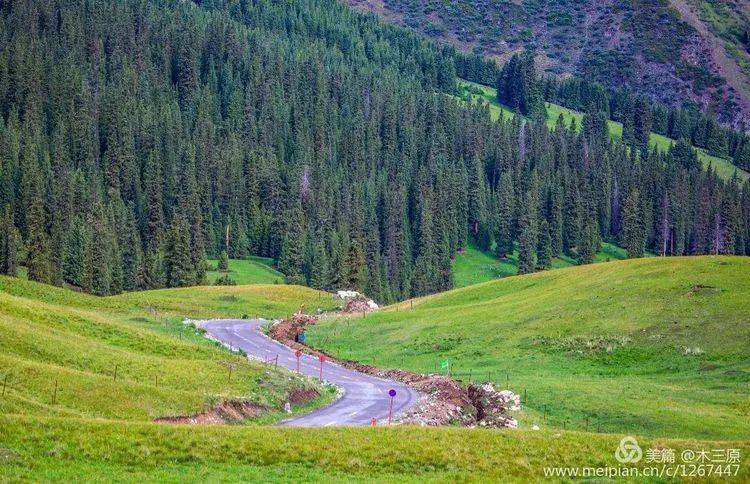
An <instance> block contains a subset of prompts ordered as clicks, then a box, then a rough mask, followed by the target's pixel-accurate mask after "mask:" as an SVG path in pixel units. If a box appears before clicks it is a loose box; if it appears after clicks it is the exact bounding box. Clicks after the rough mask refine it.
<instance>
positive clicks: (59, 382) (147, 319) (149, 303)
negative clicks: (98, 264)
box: [0, 277, 331, 421]
mask: <svg viewBox="0 0 750 484" xmlns="http://www.w3.org/2000/svg"><path fill="white" fill-rule="evenodd" d="M319 298H320V296H319V294H318V293H317V292H316V291H313V290H311V289H307V288H302V287H298V286H286V285H270V286H246V287H241V286H233V287H194V288H186V289H172V290H158V291H147V292H142V293H130V294H126V295H122V296H116V297H109V298H99V297H95V296H90V295H86V294H80V293H75V292H72V291H69V290H66V289H60V288H55V287H51V286H47V285H43V284H38V283H33V282H28V281H23V280H20V279H14V278H7V277H0V385H1V384H3V382H5V381H7V386H6V389H5V395H4V397H3V398H1V399H0V413H1V414H25V415H41V416H66V417H79V418H81V417H86V418H109V419H118V420H138V421H144V420H145V421H150V420H152V419H153V418H156V417H160V416H167V415H182V414H190V413H195V412H198V411H201V410H204V409H207V408H208V407H210V406H212V405H213V404H215V403H217V402H218V401H220V400H222V399H226V398H241V399H246V400H252V401H254V402H257V403H259V404H262V405H264V406H268V407H270V408H280V406H281V405H282V404H283V402H284V401H285V398H286V396H287V395H288V392H289V390H290V389H292V388H293V387H295V386H298V385H300V383H299V382H296V381H295V380H290V379H289V378H288V375H287V374H286V373H283V372H280V371H269V369H267V368H266V367H264V366H263V365H260V364H257V363H251V362H248V361H247V360H246V359H245V358H243V357H241V356H239V355H235V354H231V353H229V352H228V351H226V350H225V349H223V348H220V347H218V346H217V345H215V344H214V343H212V342H210V341H209V340H207V339H206V338H204V337H203V336H202V334H200V333H199V332H198V331H196V330H195V329H194V328H191V327H189V326H185V325H184V324H183V323H182V321H183V319H184V318H185V317H193V318H199V317H217V316H226V317H236V318H239V317H241V316H242V315H243V314H247V315H251V316H254V315H262V316H266V317H281V316H285V315H288V314H290V313H292V312H293V311H295V310H296V309H297V308H298V305H299V304H300V303H301V302H305V303H307V304H308V305H309V307H315V305H316V304H318V305H321V304H323V303H324V302H325V303H327V304H330V302H329V301H331V300H330V298H327V299H322V298H320V299H319ZM318 301H321V302H320V303H319V302H318ZM229 366H232V368H233V369H232V376H231V379H230V378H229ZM115 373H116V374H115ZM6 376H7V380H5V378H6ZM55 386H57V391H55Z"/></svg>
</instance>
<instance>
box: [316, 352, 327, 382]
mask: <svg viewBox="0 0 750 484" xmlns="http://www.w3.org/2000/svg"><path fill="white" fill-rule="evenodd" d="M318 361H319V362H320V376H319V377H318V380H320V381H323V362H324V361H326V357H325V355H318Z"/></svg>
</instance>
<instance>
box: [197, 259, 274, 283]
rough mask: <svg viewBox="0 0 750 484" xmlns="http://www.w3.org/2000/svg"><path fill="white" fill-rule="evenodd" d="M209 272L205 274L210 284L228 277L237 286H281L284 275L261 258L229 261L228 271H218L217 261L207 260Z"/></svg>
mask: <svg viewBox="0 0 750 484" xmlns="http://www.w3.org/2000/svg"><path fill="white" fill-rule="evenodd" d="M208 264H209V267H210V268H211V270H209V271H208V272H207V274H206V277H207V278H208V281H209V282H211V283H212V284H213V283H214V282H216V279H218V278H220V277H224V276H228V277H229V278H230V279H231V280H233V281H234V282H236V283H237V284H240V285H242V284H283V283H284V274H282V273H281V272H279V271H277V270H276V269H274V267H273V261H272V260H270V259H265V258H262V257H251V258H249V259H231V260H230V261H229V271H226V272H223V271H219V270H218V264H219V261H218V260H216V259H214V260H209V261H208Z"/></svg>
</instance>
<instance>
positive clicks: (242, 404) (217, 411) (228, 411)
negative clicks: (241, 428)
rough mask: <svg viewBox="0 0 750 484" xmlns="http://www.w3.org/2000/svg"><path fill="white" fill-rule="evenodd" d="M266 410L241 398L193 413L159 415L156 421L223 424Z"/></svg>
mask: <svg viewBox="0 0 750 484" xmlns="http://www.w3.org/2000/svg"><path fill="white" fill-rule="evenodd" d="M266 410H267V408H266V407H264V406H262V405H258V404H257V403H253V402H247V401H242V400H225V401H223V402H221V403H219V404H218V405H216V406H215V407H214V408H212V409H211V410H207V411H205V412H201V413H196V414H194V415H178V416H173V417H159V418H157V419H155V421H156V422H163V423H176V424H189V425H223V424H236V423H240V422H243V421H245V420H247V419H249V418H253V417H257V416H258V415H260V414H262V413H264V412H265V411H266Z"/></svg>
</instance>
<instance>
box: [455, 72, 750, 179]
mask: <svg viewBox="0 0 750 484" xmlns="http://www.w3.org/2000/svg"><path fill="white" fill-rule="evenodd" d="M458 87H459V95H460V96H461V97H462V98H463V99H470V100H472V101H474V102H476V101H480V102H482V103H486V104H488V105H489V109H490V114H491V115H492V118H493V119H497V118H499V117H500V116H503V117H510V116H515V113H514V112H513V111H512V110H510V109H508V108H507V107H505V106H503V105H501V104H500V103H498V102H497V94H496V92H497V91H496V90H495V88H493V87H490V86H484V85H482V84H477V83H475V82H470V81H466V80H463V79H462V80H459V82H458ZM546 106H547V126H549V127H550V128H553V127H554V126H555V125H556V124H557V119H558V118H559V117H560V116H561V115H562V117H563V120H564V122H565V124H566V126H570V125H571V124H572V123H573V121H575V123H576V126H577V128H578V129H580V127H581V126H582V121H583V114H582V113H579V112H578V111H573V110H572V109H568V108H565V107H563V106H560V105H557V104H553V103H546ZM607 125H608V126H609V134H610V136H611V137H612V139H615V140H619V139H621V138H622V123H618V122H616V121H611V120H609V121H607ZM649 142H650V144H651V146H652V147H654V146H655V147H656V148H657V149H658V150H659V151H666V150H668V149H669V147H670V146H671V145H672V143H675V141H674V140H673V139H670V138H667V137H666V136H663V135H660V134H657V133H651V136H650V138H649ZM696 152H697V153H698V159H699V160H700V161H701V163H702V164H703V166H704V167H705V168H708V167H712V168H713V169H715V170H716V173H717V174H718V175H719V176H720V177H722V178H723V179H725V180H731V179H732V177H733V176H735V174H736V175H737V176H738V177H739V179H740V180H741V181H744V180H748V179H750V173H748V172H746V171H744V170H742V169H740V168H737V167H736V166H734V165H733V164H732V162H731V161H729V160H725V159H724V158H719V157H718V156H711V155H709V154H708V153H706V151H705V150H704V149H701V148H696Z"/></svg>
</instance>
